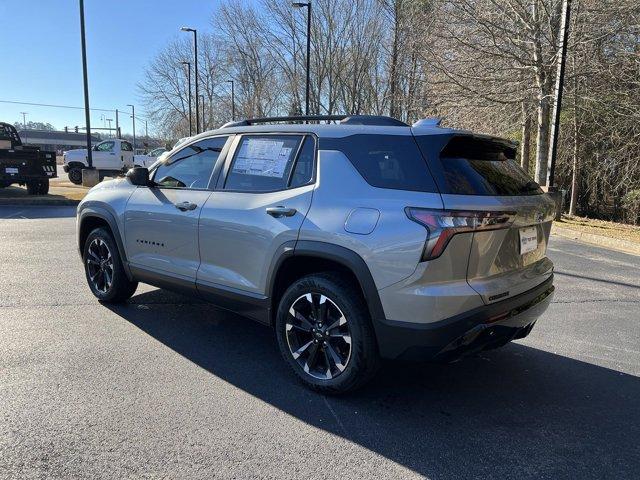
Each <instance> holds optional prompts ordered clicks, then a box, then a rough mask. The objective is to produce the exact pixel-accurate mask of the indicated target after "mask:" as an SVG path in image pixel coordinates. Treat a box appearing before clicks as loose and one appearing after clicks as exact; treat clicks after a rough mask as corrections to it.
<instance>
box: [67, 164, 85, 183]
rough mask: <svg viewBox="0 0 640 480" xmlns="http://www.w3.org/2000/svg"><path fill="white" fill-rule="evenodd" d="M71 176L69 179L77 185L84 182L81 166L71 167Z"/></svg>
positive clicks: (69, 173) (68, 173)
mask: <svg viewBox="0 0 640 480" xmlns="http://www.w3.org/2000/svg"><path fill="white" fill-rule="evenodd" d="M67 175H68V176H69V181H70V182H71V183H75V184H76V185H80V184H81V183H82V169H81V168H80V167H71V168H70V169H69V171H68V172H67Z"/></svg>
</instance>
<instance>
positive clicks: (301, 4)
mask: <svg viewBox="0 0 640 480" xmlns="http://www.w3.org/2000/svg"><path fill="white" fill-rule="evenodd" d="M292 5H293V7H294V8H302V7H307V80H306V86H305V96H304V104H305V105H304V114H305V115H309V91H310V83H311V80H310V76H311V2H295V3H293V4H292Z"/></svg>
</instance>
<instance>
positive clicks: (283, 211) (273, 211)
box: [267, 205, 296, 218]
mask: <svg viewBox="0 0 640 480" xmlns="http://www.w3.org/2000/svg"><path fill="white" fill-rule="evenodd" d="M267 213H268V214H269V215H271V216H272V217H275V218H280V217H293V216H294V215H295V214H296V209H295V208H287V207H283V206H282V205H278V206H277V207H267Z"/></svg>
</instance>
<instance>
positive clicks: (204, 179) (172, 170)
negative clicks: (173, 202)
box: [153, 137, 228, 189]
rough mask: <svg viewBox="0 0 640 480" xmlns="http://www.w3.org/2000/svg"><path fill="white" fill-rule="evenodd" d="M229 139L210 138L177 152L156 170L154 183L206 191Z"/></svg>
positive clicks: (162, 185)
mask: <svg viewBox="0 0 640 480" xmlns="http://www.w3.org/2000/svg"><path fill="white" fill-rule="evenodd" d="M227 138H228V137H215V138H209V139H207V140H202V141H200V142H197V143H194V144H192V145H189V146H187V147H185V148H183V149H182V150H180V151H179V152H176V153H175V154H174V155H172V156H171V157H169V158H168V159H167V160H166V161H165V162H162V163H161V164H160V165H159V166H158V167H157V168H156V170H155V174H154V176H153V181H154V182H155V184H156V185H157V186H159V187H163V188H192V189H206V188H207V187H208V186H209V180H210V178H211V173H212V172H213V168H214V166H215V164H216V162H217V160H218V157H219V156H220V152H221V151H222V148H223V147H224V144H225V143H226V141H227Z"/></svg>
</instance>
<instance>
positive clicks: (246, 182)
mask: <svg viewBox="0 0 640 480" xmlns="http://www.w3.org/2000/svg"><path fill="white" fill-rule="evenodd" d="M301 141H302V136H301V135H246V136H244V137H242V139H241V140H240V144H239V145H238V148H237V150H236V154H235V156H234V158H233V162H232V163H231V167H230V169H229V173H228V175H227V181H226V182H225V185H224V189H225V190H237V191H242V192H269V191H275V190H285V189H286V188H287V183H288V182H289V175H290V173H291V168H292V166H293V161H294V159H295V157H296V154H297V153H298V148H299V147H300V142H301Z"/></svg>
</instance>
